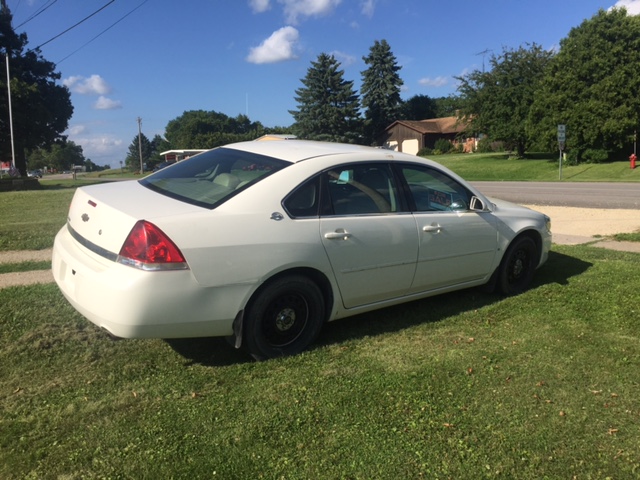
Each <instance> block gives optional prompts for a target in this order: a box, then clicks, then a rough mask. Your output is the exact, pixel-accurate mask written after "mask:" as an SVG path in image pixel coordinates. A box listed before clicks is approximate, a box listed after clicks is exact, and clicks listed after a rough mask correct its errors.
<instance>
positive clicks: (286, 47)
mask: <svg viewBox="0 0 640 480" xmlns="http://www.w3.org/2000/svg"><path fill="white" fill-rule="evenodd" d="M299 38H300V34H299V32H298V30H296V29H295V28H293V27H282V28H281V29H280V30H276V31H275V32H273V33H272V34H271V36H270V37H269V38H267V39H266V40H265V41H264V42H262V43H261V44H260V45H259V46H257V47H253V48H251V51H250V52H249V55H248V56H247V61H248V62H250V63H276V62H283V61H285V60H291V59H294V58H296V55H295V50H296V48H297V43H298V39H299Z"/></svg>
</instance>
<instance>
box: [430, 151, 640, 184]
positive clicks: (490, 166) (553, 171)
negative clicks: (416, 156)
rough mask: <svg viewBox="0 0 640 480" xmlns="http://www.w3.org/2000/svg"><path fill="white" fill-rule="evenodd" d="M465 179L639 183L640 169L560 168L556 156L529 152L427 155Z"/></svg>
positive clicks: (616, 164) (614, 164)
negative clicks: (517, 154) (513, 155)
mask: <svg viewBox="0 0 640 480" xmlns="http://www.w3.org/2000/svg"><path fill="white" fill-rule="evenodd" d="M429 158H431V159H432V160H435V161H436V162H438V163H441V164H443V165H445V166H446V167H448V168H450V169H451V170H453V171H454V172H456V173H457V174H458V175H460V176H462V177H463V178H465V179H466V180H469V181H537V182H555V181H565V182H639V181H640V168H636V169H634V170H631V168H629V162H628V161H627V162H611V163H601V164H582V165H577V166H571V167H570V166H566V165H563V167H562V180H560V170H559V166H558V157H555V158H553V157H550V156H548V155H539V154H532V155H531V158H526V159H510V158H509V156H508V154H506V153H505V154H498V153H494V154H480V153H473V154H457V155H435V156H431V157H429Z"/></svg>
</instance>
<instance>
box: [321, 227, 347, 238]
mask: <svg viewBox="0 0 640 480" xmlns="http://www.w3.org/2000/svg"><path fill="white" fill-rule="evenodd" d="M350 236H351V234H350V233H349V232H347V231H346V230H345V229H344V228H338V229H336V231H335V232H328V233H325V234H324V238H326V239H327V240H346V239H347V238H349V237H350Z"/></svg>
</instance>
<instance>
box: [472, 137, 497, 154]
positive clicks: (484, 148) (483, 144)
mask: <svg viewBox="0 0 640 480" xmlns="http://www.w3.org/2000/svg"><path fill="white" fill-rule="evenodd" d="M476 151H477V152H478V153H491V152H493V144H492V142H491V140H490V139H489V137H483V138H481V139H480V140H478V148H477V150H476Z"/></svg>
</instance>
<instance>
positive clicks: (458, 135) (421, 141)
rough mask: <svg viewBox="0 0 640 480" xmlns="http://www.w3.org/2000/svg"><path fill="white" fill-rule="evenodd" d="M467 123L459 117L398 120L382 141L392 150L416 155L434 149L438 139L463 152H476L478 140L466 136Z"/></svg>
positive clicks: (385, 133)
mask: <svg viewBox="0 0 640 480" xmlns="http://www.w3.org/2000/svg"><path fill="white" fill-rule="evenodd" d="M466 126H467V125H466V123H465V121H464V120H462V119H460V118H458V117H443V118H431V119H429V120H396V121H395V122H393V123H392V124H391V125H389V126H388V127H387V128H386V129H385V131H384V133H383V134H382V136H381V138H380V140H381V144H382V145H383V146H384V147H385V148H388V149H390V150H395V151H397V152H405V153H410V154H413V155H416V154H417V153H418V152H419V151H420V150H421V149H422V148H434V146H435V143H436V141H437V140H438V139H441V138H444V139H446V140H449V141H450V142H451V143H452V144H453V145H454V146H455V145H459V144H462V150H463V151H464V152H465V153H467V152H473V151H475V148H476V146H477V139H476V138H475V137H467V136H465V129H466Z"/></svg>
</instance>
